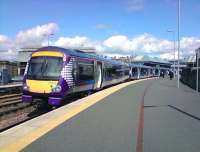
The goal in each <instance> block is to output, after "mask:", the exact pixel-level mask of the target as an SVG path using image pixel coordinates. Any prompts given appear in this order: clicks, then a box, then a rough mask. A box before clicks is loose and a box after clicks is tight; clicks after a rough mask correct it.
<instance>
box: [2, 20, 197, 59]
mask: <svg viewBox="0 0 200 152" xmlns="http://www.w3.org/2000/svg"><path fill="white" fill-rule="evenodd" d="M57 30H58V25H57V24H56V23H49V24H45V25H41V26H36V27H33V28H31V29H28V30H25V31H20V32H19V33H18V34H17V35H16V38H15V40H11V39H9V38H8V37H7V36H5V35H0V50H9V51H6V52H5V51H4V52H2V51H1V52H0V55H1V56H3V57H5V58H10V57H11V58H13V56H15V55H16V52H17V51H16V50H17V49H19V48H23V47H34V48H35V47H41V46H44V45H47V35H49V34H52V33H55V32H56V31H57ZM45 35H46V36H45ZM50 44H51V45H55V46H60V47H65V48H94V49H96V50H97V52H98V53H100V54H104V55H108V56H120V55H124V56H127V55H148V56H157V57H160V58H163V59H173V53H174V51H173V42H172V41H169V40H167V39H161V38H159V37H156V36H154V35H152V34H149V33H144V34H141V35H137V36H134V37H128V36H126V35H113V36H110V37H108V38H107V39H105V40H103V41H98V40H92V39H90V38H89V37H87V36H74V37H63V36H62V37H59V38H58V39H56V40H55V39H54V41H51V43H50ZM180 44H181V57H183V56H186V55H191V54H193V53H194V50H195V49H196V48H198V47H200V38H199V37H182V38H181V43H180ZM9 56H10V57H9Z"/></svg>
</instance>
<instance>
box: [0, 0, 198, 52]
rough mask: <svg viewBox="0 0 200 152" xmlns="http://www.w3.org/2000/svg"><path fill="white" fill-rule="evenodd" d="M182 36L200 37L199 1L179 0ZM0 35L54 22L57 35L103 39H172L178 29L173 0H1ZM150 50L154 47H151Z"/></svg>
mask: <svg viewBox="0 0 200 152" xmlns="http://www.w3.org/2000/svg"><path fill="white" fill-rule="evenodd" d="M181 8H182V9H181V37H195V38H197V39H198V38H199V37H200V30H199V27H200V13H199V10H200V1H199V0H181ZM0 22H1V24H0V35H4V36H6V37H8V38H9V39H11V40H14V39H15V38H16V36H17V34H19V32H20V31H27V30H29V29H32V28H34V27H36V26H42V25H45V24H48V23H55V24H56V25H57V26H58V28H59V30H57V32H56V33H55V36H54V39H55V41H56V40H57V39H59V37H75V36H83V37H87V38H89V39H90V40H93V41H105V40H106V39H109V38H110V37H112V36H116V35H123V36H126V37H128V39H131V38H135V37H137V36H140V35H142V34H144V33H148V34H150V35H153V37H156V38H157V39H162V40H169V41H170V40H171V38H172V36H171V34H170V33H167V32H166V30H167V29H169V28H171V29H175V30H176V29H177V2H176V0H1V1H0ZM152 49H153V48H152Z"/></svg>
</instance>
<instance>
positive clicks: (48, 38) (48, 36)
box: [43, 33, 54, 46]
mask: <svg viewBox="0 0 200 152" xmlns="http://www.w3.org/2000/svg"><path fill="white" fill-rule="evenodd" d="M53 35H54V34H53V33H51V34H44V35H43V36H45V37H47V46H49V40H50V37H51V36H53Z"/></svg>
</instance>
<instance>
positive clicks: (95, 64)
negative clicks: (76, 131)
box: [22, 46, 156, 106]
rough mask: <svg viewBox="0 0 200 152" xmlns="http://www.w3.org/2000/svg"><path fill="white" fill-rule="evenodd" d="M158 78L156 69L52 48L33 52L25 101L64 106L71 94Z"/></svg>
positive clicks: (24, 88)
mask: <svg viewBox="0 0 200 152" xmlns="http://www.w3.org/2000/svg"><path fill="white" fill-rule="evenodd" d="M155 75H156V74H155V69H153V68H152V67H148V66H142V65H134V64H129V65H128V64H126V63H122V62H119V61H115V60H111V59H106V58H103V57H100V56H98V55H93V54H88V53H84V52H81V51H80V50H72V49H64V48H60V47H54V46H48V47H43V48H40V49H38V50H36V51H35V52H33V53H32V55H31V57H30V59H29V61H28V62H27V66H26V69H25V73H24V78H23V95H22V101H23V102H29V103H33V102H35V101H37V99H43V100H42V101H43V102H44V101H45V102H46V103H47V104H48V105H51V106H60V105H62V104H63V102H64V98H65V97H67V96H68V95H71V94H75V93H80V92H90V91H94V90H100V89H101V88H104V87H107V86H110V85H113V84H117V83H120V82H123V81H125V80H129V79H140V78H146V77H150V76H155Z"/></svg>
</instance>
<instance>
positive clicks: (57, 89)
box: [52, 85, 62, 92]
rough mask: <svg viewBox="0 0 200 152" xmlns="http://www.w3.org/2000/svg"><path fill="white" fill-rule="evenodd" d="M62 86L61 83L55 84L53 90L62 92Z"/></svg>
mask: <svg viewBox="0 0 200 152" xmlns="http://www.w3.org/2000/svg"><path fill="white" fill-rule="evenodd" d="M61 90H62V88H61V86H60V85H57V86H55V87H54V88H52V92H61Z"/></svg>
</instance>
